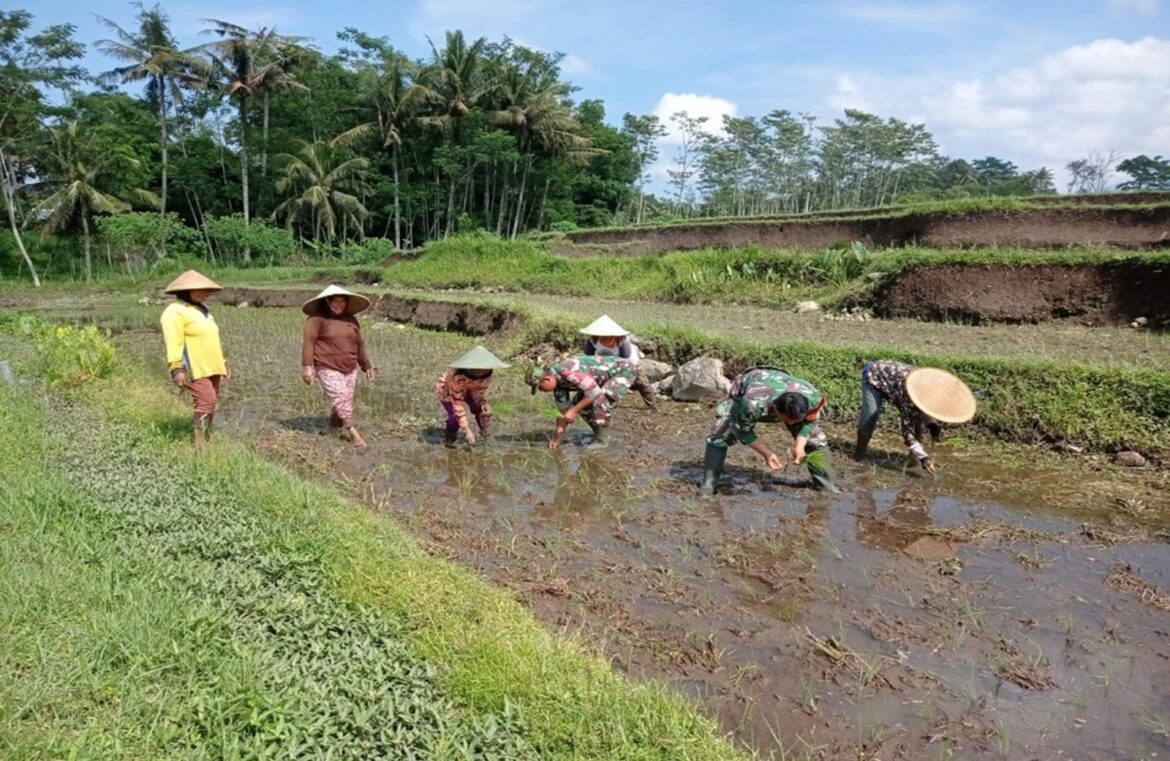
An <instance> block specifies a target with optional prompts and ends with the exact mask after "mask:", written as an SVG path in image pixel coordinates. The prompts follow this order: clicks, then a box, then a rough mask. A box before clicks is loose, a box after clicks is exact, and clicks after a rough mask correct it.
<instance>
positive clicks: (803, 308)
mask: <svg viewBox="0 0 1170 761" xmlns="http://www.w3.org/2000/svg"><path fill="white" fill-rule="evenodd" d="M795 309H796V312H797V313H798V314H803V313H805V312H819V311H821V305H820V304H818V303H817V302H815V301H798V302H796V306H795Z"/></svg>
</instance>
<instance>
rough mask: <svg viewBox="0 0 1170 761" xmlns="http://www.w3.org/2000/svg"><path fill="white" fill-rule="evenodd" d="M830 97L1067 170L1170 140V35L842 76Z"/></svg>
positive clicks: (954, 145)
mask: <svg viewBox="0 0 1170 761" xmlns="http://www.w3.org/2000/svg"><path fill="white" fill-rule="evenodd" d="M826 102H827V103H828V105H829V106H831V107H832V108H833V109H834V110H836V111H838V112H839V109H841V108H843V107H847V106H848V107H854V108H862V107H864V109H865V110H869V111H871V112H873V113H877V114H880V115H882V116H896V117H899V118H903V119H909V120H913V121H921V122H925V124H926V126H927V128H928V129H929V130H930V131H931V132H932V133H933V134H934V136H935V138H936V139H937V140H938V142H939V144H940V148H941V150H943V151H944V152H946V153H948V154H950V155H956V156H963V157H967V158H971V157H979V156H982V155H985V154H993V155H998V156H1001V157H1003V158H1007V159H1010V160H1012V161H1014V162H1015V163H1016V164H1018V165H1019V166H1021V167H1022V168H1025V169H1031V168H1035V167H1038V166H1041V165H1046V166H1048V167H1049V168H1050V169H1052V170H1054V171H1055V172H1056V173H1057V175H1058V177H1063V167H1064V165H1065V164H1066V163H1068V162H1069V161H1071V160H1073V159H1076V158H1080V157H1083V156H1086V155H1088V154H1089V153H1091V152H1094V151H1097V152H1101V153H1105V152H1108V151H1110V150H1116V151H1118V152H1119V153H1121V154H1122V155H1125V156H1128V155H1134V154H1137V153H1149V154H1156V153H1162V154H1164V153H1165V151H1166V145H1170V39H1160V38H1155V37H1146V38H1143V39H1140V40H1135V41H1131V42H1130V41H1124V40H1118V39H1099V40H1094V41H1092V42H1089V43H1086V44H1084V45H1075V46H1072V47H1068V48H1065V49H1063V50H1060V51H1058V52H1055V53H1053V54H1051V55H1048V56H1045V57H1042V58H1040V59H1038V60H1036V61H1034V62H1032V63H1030V64H1028V65H1025V66H1018V67H1015V68H1012V69H1008V70H1003V71H1000V72H992V73H990V74H988V75H987V76H984V77H947V76H944V75H929V76H922V77H882V76H867V75H864V74H857V73H852V74H850V73H845V74H840V75H838V78H837V82H836V87H835V88H834V89H833V90H832V92H831V93H830V94H829V95H828V96H827V97H826Z"/></svg>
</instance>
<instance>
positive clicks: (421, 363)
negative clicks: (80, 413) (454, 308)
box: [118, 310, 1170, 759]
mask: <svg viewBox="0 0 1170 761" xmlns="http://www.w3.org/2000/svg"><path fill="white" fill-rule="evenodd" d="M220 319H221V322H222V324H223V330H224V334H225V336H230V338H231V342H230V344H229V345H230V346H231V347H233V349H232V354H233V356H232V357H230V358H229V359H230V361H231V362H232V364H233V379H232V381H231V382H230V383H229V384H227V386H226V390H225V395H224V398H223V406H222V409H223V412H222V414H221V415H220V418H219V419H220V421H221V423H222V427H223V429H224V430H227V431H228V432H229V433H230V434H231V435H233V436H236V437H240V438H243V439H245V440H247V441H249V442H250V443H251V444H252V445H253V446H255V447H256V448H257V449H259V450H261V451H263V452H265V453H266V454H268V455H269V456H271V457H273V458H275V459H277V460H280V461H282V462H285V463H286V464H288V465H290V466H291V467H293V468H295V469H297V470H298V471H300V472H301V473H303V474H306V475H308V476H310V477H313V478H316V479H320V480H323V481H326V482H330V483H333V484H335V485H337V486H338V488H341V489H343V490H344V491H346V492H347V493H349V494H350V495H352V496H353V497H354V498H355V499H358V500H359V501H361V502H362V503H363V504H365V505H367V506H368V507H369V509H371V510H373V511H375V512H377V513H379V514H382V515H385V516H387V518H388V519H392V520H395V521H398V522H400V523H402V524H404V525H406V526H408V527H409V528H411V530H412V531H414V533H415V534H416V535H417V536H418V537H419V538H420V540H421V541H423V542H424V543H425V544H426V545H427V546H428V547H429V548H430V550H431V551H432V552H435V553H437V554H440V555H443V556H445V557H448V558H450V559H451V560H452V561H454V562H457V563H460V564H462V565H465V566H467V567H469V568H471V569H474V570H475V571H476V572H477V573H479V574H481V575H482V576H484V577H485V578H487V579H490V580H492V581H493V582H494V583H496V584H499V585H501V586H504V587H507V588H509V589H511V590H513V592H514V594H515V595H516V596H517V598H519V599H520V600H522V601H524V602H525V603H526V604H527V605H528V606H529V607H530V608H531V609H532V611H533V612H534V613H535V614H536V615H537V616H538V617H539V618H540V619H541V620H543V621H544V622H546V623H547V624H548V625H549V626H550V627H551V628H554V629H556V630H560V631H564V632H566V633H569V634H571V635H574V636H577V637H579V638H581V639H582V640H583V641H585V642H586V643H588V644H589V645H590V646H591V647H593V648H595V649H597V650H598V651H600V652H602V653H604V654H605V656H606V657H607V658H608V659H609V660H610V662H611V663H612V664H613V665H614V667H615V668H617V669H619V670H621V671H623V672H626V673H628V674H630V675H631V676H633V677H634V678H655V679H659V680H663V681H665V682H667V683H669V684H671V685H673V686H675V687H676V688H677V689H679V690H680V691H682V692H684V693H685V694H688V695H690V696H692V697H693V698H694V699H695V700H696V701H697V702H698V704H699V705H700V706H701V707H702V708H703V709H704V710H706V711H707V712H709V713H710V714H711V715H713V716H716V717H717V718H718V720H719V721H720V722H721V723H722V726H723V727H724V728H725V729H726V730H727V731H728V732H730V733H733V734H734V736H735V737H736V738H737V739H738V740H739V741H741V742H742V743H743V744H744V745H745V747H748V748H751V749H754V750H757V751H759V752H760V754H761V755H763V756H765V757H767V756H769V755H773V756H774V757H776V758H788V759H793V758H810V759H820V758H825V759H830V758H834V759H835V758H858V759H870V758H880V759H891V758H905V759H920V758H964V759H966V758H1013V759H1014V758H1021V759H1023V758H1027V759H1032V758H1035V759H1060V758H1078V759H1084V758H1091V759H1114V758H1155V757H1166V754H1167V753H1170V744H1168V738H1167V734H1168V732H1170V679H1168V678H1167V677H1170V615H1168V609H1170V551H1168V549H1170V545H1168V544H1167V534H1166V533H1164V527H1165V526H1166V525H1167V523H1168V518H1170V489H1168V488H1167V486H1168V484H1167V478H1166V474H1165V472H1163V471H1155V470H1151V469H1146V470H1143V471H1141V472H1137V473H1134V474H1129V473H1123V474H1121V475H1119V474H1118V472H1117V469H1116V468H1112V467H1111V466H1108V465H1106V464H1104V463H1103V462H1100V463H1096V464H1093V462H1095V461H1092V462H1090V461H1086V463H1084V464H1082V465H1080V466H1078V468H1079V469H1076V470H1068V469H1067V468H1066V469H1063V470H1062V469H1060V468H1058V467H1055V466H1053V465H1052V463H1051V461H1050V460H1048V459H1046V458H1045V457H1044V456H1042V455H1040V454H1037V455H1036V457H1035V458H1033V457H1030V456H1021V457H1017V458H1016V459H1014V460H1012V459H1006V458H1001V459H992V458H991V457H990V455H989V453H988V452H987V451H985V450H981V449H979V448H978V447H977V446H974V445H970V444H967V443H965V441H964V439H962V438H961V436H957V437H955V438H952V439H951V441H950V443H949V444H944V445H942V446H938V447H935V448H933V450H932V453H933V454H934V455H935V456H936V458H937V460H938V462H939V463H940V467H941V474H942V475H941V477H940V478H939V479H938V480H937V481H936V480H930V479H927V478H924V477H922V475H921V474H920V473H919V472H918V471H917V470H914V469H912V468H910V467H908V466H907V464H906V460H905V458H904V456H903V454H902V447H901V442H900V439H899V438H898V437H897V435H896V432H895V428H896V426H895V423H894V421H893V420H891V419H888V418H889V416H887V419H883V424H882V428H881V429H880V431H881V432H880V433H879V437H878V438H877V439H875V443H874V446H873V450H874V454H873V455H872V456H871V460H870V461H869V462H867V463H865V464H856V463H853V462H852V461H850V460H849V458H848V452H849V447H848V446H846V445H845V444H844V440H845V439H846V438H847V437H848V436H849V435H850V433H851V430H850V427H849V425H848V422H847V421H836V422H834V423H833V424H831V425H830V433H831V437H832V438H833V439H834V443H835V446H837V447H838V449H837V451H835V452H834V464H835V467H836V468H837V470H838V472H839V474H840V477H841V482H842V486H843V489H844V492H843V493H842V494H840V495H836V496H831V497H830V496H825V495H820V494H816V493H813V492H811V491H809V490H808V489H807V488H800V486H799V485H792V484H788V483H774V482H773V477H772V476H771V475H769V474H767V473H766V472H764V471H763V470H761V468H760V463H759V460H758V458H757V457H756V456H755V455H754V454H753V453H751V452H750V451H749V450H747V449H746V448H743V447H739V448H736V449H734V450H733V451H732V453H731V454H730V456H729V458H728V474H727V475H728V478H726V479H725V483H724V484H723V486H722V489H721V493H720V494H719V495H718V496H716V497H715V498H712V499H707V500H698V499H696V498H695V497H694V485H695V483H696V482H697V480H698V478H699V474H700V469H701V464H700V460H701V457H702V444H703V437H704V435H705V432H706V428H707V426H708V425H709V422H710V415H711V412H710V410H709V409H708V408H706V407H704V406H702V405H684V404H677V403H671V402H664V403H661V404H662V406H661V409H660V411H659V412H658V413H655V412H652V411H650V410H648V409H646V407H645V406H644V404H643V403H642V401H641V400H640V399H638V398H637V397H636V396H630V397H627V398H626V399H625V400H624V401H623V402H622V403H621V404H620V405H619V406H618V409H617V415H616V423H615V430H614V443H613V444H612V445H611V446H610V447H608V448H606V449H602V450H591V449H589V448H588V447H584V446H580V445H579V444H578V443H569V444H567V445H566V447H565V451H564V452H562V453H559V454H554V453H552V452H549V451H548V449H547V447H546V446H545V442H546V440H547V436H548V434H549V432H550V431H551V428H552V420H551V418H550V417H549V415H548V413H547V408H548V399H547V398H546V397H544V396H537V397H531V396H529V395H528V393H527V388H526V387H524V386H523V385H522V383H521V381H520V379H519V373H515V372H505V373H502V374H500V377H499V378H498V380H497V382H496V383H495V384H494V385H493V389H492V399H493V401H494V403H495V405H496V408H497V424H496V426H495V433H494V435H493V437H492V439H491V441H490V442H489V443H488V444H487V445H486V446H484V447H482V448H477V449H466V448H458V449H447V448H444V447H443V446H442V444H441V443H440V442H441V438H442V437H441V432H440V430H439V428H438V427H437V426H439V425H441V422H440V416H439V410H438V407H437V404H435V403H433V400H432V397H431V387H432V384H433V381H434V377H435V376H436V375H437V374H438V371H439V369H440V368H441V366H442V365H443V364H444V362H445V360H446V359H447V358H448V357H454V356H457V355H458V353H460V352H462V351H463V350H464V349H465V348H467V346H469V345H470V344H471V343H472V340H471V339H468V338H466V337H460V336H453V335H436V334H427V333H423V332H421V331H415V330H412V329H408V328H398V327H395V326H392V325H389V324H386V323H381V322H375V321H372V320H371V321H367V323H366V325H367V343H368V345H369V346H370V351H371V355H372V356H373V358H374V361H375V363H376V364H377V365H378V366H379V368H380V371H381V376H380V377H379V379H378V380H376V381H375V382H374V383H373V384H363V385H362V386H361V388H360V391H359V397H358V402H359V410H358V419H359V421H360V423H361V424H362V427H363V432H364V434H365V436H366V438H367V440H368V441H369V442H370V446H369V447H367V448H365V449H361V450H359V449H355V448H353V447H352V446H350V445H349V444H348V443H346V442H343V441H340V440H337V439H331V438H325V437H323V436H321V435H319V433H320V432H321V431H322V430H323V427H324V423H325V420H324V417H323V412H324V402H323V400H322V398H321V397H320V392H319V390H318V389H316V388H307V387H304V386H303V385H300V383H299V381H298V379H297V377H296V375H297V373H296V364H297V356H298V354H297V348H298V346H299V331H298V326H299V324H300V319H301V318H300V316H299V315H296V314H290V313H289V311H288V310H260V311H251V312H248V310H243V311H242V312H235V313H231V312H224V313H223V316H222V317H221V318H220ZM158 340H159V339H158V336H157V335H155V334H153V332H145V331H144V332H136V331H130V332H127V333H123V334H121V335H120V336H119V337H118V341H119V343H120V345H121V346H122V348H123V349H124V350H126V351H129V352H131V353H138V354H140V355H141V356H143V357H148V358H149V357H154V355H155V354H157V353H158V346H157V342H158ZM490 345H491V342H490V340H489V346H490ZM586 432H587V429H586V428H584V426H576V427H575V428H574V429H572V431H571V434H570V438H571V439H572V437H574V436H575V437H577V441H579V442H580V443H585V441H586V440H587V433H586ZM760 432H761V434H762V435H763V436H764V437H765V438H766V439H767V440H768V441H769V443H770V444H771V445H772V446H773V447H774V448H779V447H781V446H783V445H784V444H785V440H784V438H783V432H782V431H780V430H777V429H775V428H772V427H769V426H766V425H762V426H761V428H760ZM956 433H958V434H961V431H959V432H956ZM1016 451H1017V452H1020V451H1025V450H1016ZM779 475H780V476H781V477H782V478H783V479H785V480H788V481H792V482H793V483H794V484H795V483H796V482H800V481H803V480H804V473H803V472H802V471H800V470H799V469H797V468H795V467H793V468H788V469H787V470H786V471H784V472H782V473H780V474H779Z"/></svg>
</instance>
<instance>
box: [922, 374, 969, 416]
mask: <svg viewBox="0 0 1170 761" xmlns="http://www.w3.org/2000/svg"><path fill="white" fill-rule="evenodd" d="M906 392H907V393H908V394H910V401H912V402H914V406H915V407H917V408H918V409H920V410H922V412H924V413H925V414H926V415H928V416H930V417H932V418H934V419H935V420H937V421H939V422H940V423H966V422H967V421H968V420H970V419H971V418H973V417H975V395H974V394H972V393H971V389H969V388H967V384H966V383H964V382H963V381H962V380H960V379H959V378H957V377H956V376H954V375H951V374H950V373H948V372H947V371H946V370H939V369H937V368H934V367H920V368H918V369H917V370H915V371H913V372H911V373H910V374H909V375H907V376H906Z"/></svg>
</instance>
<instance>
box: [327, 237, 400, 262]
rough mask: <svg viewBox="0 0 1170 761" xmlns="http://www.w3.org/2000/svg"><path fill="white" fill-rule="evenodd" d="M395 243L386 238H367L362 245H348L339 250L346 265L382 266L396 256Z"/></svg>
mask: <svg viewBox="0 0 1170 761" xmlns="http://www.w3.org/2000/svg"><path fill="white" fill-rule="evenodd" d="M396 250H397V249H395V248H394V241H389V240H386V239H385V238H366V239H365V240H363V241H362V242H361V243H347V244H345V245H344V246H342V247H341V248H340V250H339V253H340V255H341V260H342V261H343V262H345V263H346V264H353V265H363V264H381V263H382V262H384V261H386V260H387V259H389V258H390V257H391V256H393V255H394V253H395V251H396Z"/></svg>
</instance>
